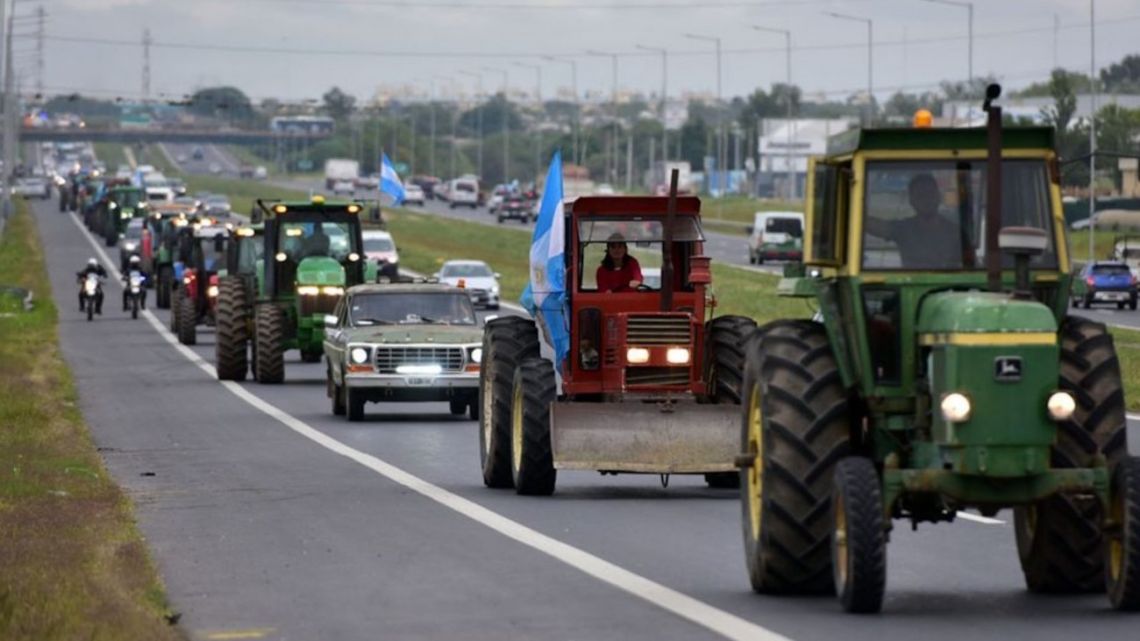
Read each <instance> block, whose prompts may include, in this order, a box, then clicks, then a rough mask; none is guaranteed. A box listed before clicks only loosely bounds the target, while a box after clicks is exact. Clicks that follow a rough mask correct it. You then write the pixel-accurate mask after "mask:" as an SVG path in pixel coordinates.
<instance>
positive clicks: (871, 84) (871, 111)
mask: <svg viewBox="0 0 1140 641" xmlns="http://www.w3.org/2000/svg"><path fill="white" fill-rule="evenodd" d="M823 13H824V15H828V16H831V17H832V18H839V19H840V20H851V21H854V22H862V23H865V24H866V25H867V119H866V121H865V122H864V123H863V126H864V127H870V126H871V123H872V121H873V120H874V115H875V76H874V68H875V65H874V57H873V55H874V49H875V46H874V43H875V32H874V23H873V22H872V21H871V19H870V18H860V17H859V16H849V15H847V14H845V13H835V12H834V11H824V12H823ZM971 15H973V14H972V13H971Z"/></svg>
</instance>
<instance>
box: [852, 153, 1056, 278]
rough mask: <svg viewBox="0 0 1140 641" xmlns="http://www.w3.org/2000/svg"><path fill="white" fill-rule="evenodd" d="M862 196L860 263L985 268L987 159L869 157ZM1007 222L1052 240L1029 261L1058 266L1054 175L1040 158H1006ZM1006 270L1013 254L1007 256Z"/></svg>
mask: <svg viewBox="0 0 1140 641" xmlns="http://www.w3.org/2000/svg"><path fill="white" fill-rule="evenodd" d="M866 175H867V178H866V183H865V198H864V201H863V231H864V235H863V256H862V258H863V268H864V269H868V270H891V269H906V270H941V271H962V270H981V269H984V268H985V224H984V221H985V216H986V161H985V160H945V161H869V162H868V163H867V172H866ZM1002 226H1003V227H1011V226H1017V227H1035V228H1037V229H1042V230H1044V231H1045V232H1046V233H1047V235H1048V239H1049V243H1048V246H1047V247H1046V249H1045V251H1044V253H1043V254H1041V255H1039V256H1035V257H1034V258H1033V260H1032V263H1031V266H1032V267H1034V268H1037V269H1049V268H1053V269H1055V268H1056V267H1057V252H1056V247H1055V246H1054V235H1053V220H1052V207H1051V202H1050V199H1049V179H1048V174H1047V172H1046V167H1045V162H1044V161H1043V160H1005V161H1003V163H1002ZM1002 264H1003V266H1004V267H1005V268H1009V269H1011V268H1012V267H1013V258H1012V257H1011V256H1003V258H1002Z"/></svg>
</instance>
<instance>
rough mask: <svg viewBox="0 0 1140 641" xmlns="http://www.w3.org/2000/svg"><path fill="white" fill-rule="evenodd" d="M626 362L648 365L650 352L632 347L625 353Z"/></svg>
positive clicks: (642, 348)
mask: <svg viewBox="0 0 1140 641" xmlns="http://www.w3.org/2000/svg"><path fill="white" fill-rule="evenodd" d="M625 360H626V361H628V362H630V363H634V364H641V363H648V362H649V350H647V349H645V348H644V347H631V348H629V349H627V350H626V351H625Z"/></svg>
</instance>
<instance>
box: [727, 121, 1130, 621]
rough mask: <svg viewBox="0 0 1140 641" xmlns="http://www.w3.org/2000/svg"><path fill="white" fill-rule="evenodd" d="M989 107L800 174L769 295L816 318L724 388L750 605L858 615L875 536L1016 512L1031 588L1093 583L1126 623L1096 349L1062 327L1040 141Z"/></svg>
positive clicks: (1050, 171)
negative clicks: (800, 231)
mask: <svg viewBox="0 0 1140 641" xmlns="http://www.w3.org/2000/svg"><path fill="white" fill-rule="evenodd" d="M987 110H990V111H991V123H990V125H989V127H988V128H986V129H933V128H925V129H922V128H919V129H889V130H867V129H864V130H855V131H851V132H848V133H846V134H842V135H840V136H838V137H836V138H834V139H833V140H832V141H831V143H830V144H829V150H828V151H829V153H828V155H827V156H826V157H823V158H817V159H815V160H814V161H813V163H812V165H811V168H810V169H809V185H808V202H807V210H808V213H807V225H806V230H805V231H806V233H805V240H806V243H805V261H804V265H802V266H801V265H794V266H789V267H788V268H787V269H786V271H785V278H784V279H783V280H782V281H781V282H780V285H779V291H780V293H781V294H783V295H785V296H793V297H802V298H809V299H814V303H815V304H817V305H818V307H819V312H818V314H817V316H816V318H815V319H813V320H811V321H807V320H804V321H791V320H789V321H776V322H774V323H770V324H769V325H767V326H765V327H762V328H760V329H759V330H757V334H756V335H755V336H754V338H753V340H752V341H751V348H750V350H749V357H748V359H749V360H748V366H747V367H746V373H745V384H744V388H743V390H742V396H743V398H744V405H745V412H744V420H743V427H742V445H743V448H744V452H745V453H744V454H743V455H742V456H741V457H740V459H738V464H740V465H741V467H742V482H743V487H744V490H743V491H742V500H743V514H744V538H745V548H746V558H747V562H748V566H749V571H750V575H751V579H752V584H753V587H754V589H756V590H757V591H761V592H827V591H830V590H832V589H834V590H835V591H837V592H838V593H839V596H840V599H841V601H842V602H843V605H844V607H845V608H846V609H847V610H849V611H855V612H859V611H875V610H878V609H879V608H880V607H881V603H882V595H883V590H884V586H885V576H886V574H885V559H886V557H885V550H884V547H885V543H886V539H887V536H888V534H889V531H890V523H891V520H892V519H907V520H910V521H911V522H912V523H913V524H914V525H916V526H917V524H918V523H920V522H938V521H950V520H953V519H954V517H955V516H956V514H957V513H958V512H959V511H961V510H964V509H967V508H975V509H977V510H979V511H980V512H981V513H982V514H983V515H987V516H993V515H994V514H996V513H997V511H998V510H999V509H1002V508H1015V521H1016V528H1015V529H1016V531H1017V539H1018V549H1019V554H1020V560H1021V563H1022V568H1023V571H1024V574H1025V578H1026V582H1027V585H1028V586H1029V588H1030V589H1032V590H1035V591H1050V592H1064V591H1088V590H1095V589H1104V587H1105V585H1106V583H1107V584H1108V586H1109V590H1110V596H1113V604H1114V605H1116V606H1117V607H1121V608H1128V607H1140V586H1135V585H1126V583H1127V582H1126V581H1125V580H1124V579H1125V577H1126V576H1128V575H1127V572H1126V570H1127V569H1128V568H1127V564H1128V563H1130V562H1135V563H1140V553H1138V554H1137V559H1136V560H1135V561H1130V560H1129V557H1128V556H1127V554H1126V553H1121V554H1119V555H1111V554H1110V555H1106V554H1105V553H1104V550H1105V549H1107V548H1108V547H1111V546H1113V545H1116V546H1118V548H1119V549H1125V548H1128V547H1129V546H1130V545H1131V546H1133V547H1138V549H1140V546H1137V544H1136V543H1135V542H1130V540H1126V539H1128V538H1129V537H1121V534H1120V533H1121V527H1120V524H1119V522H1118V521H1115V520H1114V518H1113V517H1112V516H1111V515H1112V514H1113V513H1114V511H1117V510H1115V509H1114V508H1119V507H1120V506H1122V505H1124V504H1126V503H1127V501H1129V500H1140V497H1131V496H1130V495H1128V492H1127V491H1125V490H1124V489H1120V488H1123V487H1124V486H1126V485H1127V481H1125V480H1121V479H1120V477H1122V476H1128V475H1129V474H1130V473H1132V472H1133V471H1134V468H1135V469H1140V468H1136V466H1135V464H1134V463H1133V462H1132V461H1131V460H1130V459H1128V456H1127V447H1126V434H1125V423H1124V401H1123V391H1122V385H1121V380H1120V371H1119V365H1118V362H1117V360H1116V357H1115V352H1114V349H1113V347H1112V337H1111V335H1109V334H1108V333H1107V331H1106V330H1105V328H1104V326H1103V325H1100V324H1098V323H1093V322H1091V321H1088V320H1085V319H1083V318H1073V317H1067V316H1066V315H1065V314H1066V310H1067V307H1068V298H1069V280H1070V276H1069V258H1068V255H1067V244H1066V238H1065V235H1064V220H1063V217H1062V210H1061V198H1060V189H1059V184H1058V180H1059V179H1058V176H1059V174H1058V171H1057V158H1056V155H1055V153H1054V151H1053V146H1054V145H1053V132H1052V130H1051V129H1046V128H1004V129H1003V128H1002V127H1001V126H1000V124H997V123H1000V108H998V107H992V108H991V107H990V105H989V103H988V101H987ZM995 111H996V112H997V113H998V114H999V115H998V116H997V118H998V120H997V121H996V123H995V122H993V120H992V119H993V118H994V113H993V112H995ZM999 159H1000V161H999ZM1114 473H1115V475H1116V480H1115V481H1114ZM789 478H791V479H794V481H789ZM823 506H827V507H828V508H829V510H830V514H831V518H830V519H828V518H822V519H821V518H818V515H819V510H820V509H823ZM777 515H783V516H777ZM1137 536H1140V532H1138V533H1137ZM1114 537H1117V538H1114ZM829 539H830V546H827V545H824V544H825V543H826V542H827V541H828V540H829ZM1072 550H1078V551H1079V552H1078V553H1077V555H1076V556H1077V557H1078V558H1076V559H1073V558H1072V557H1073V555H1072V554H1071V551H1072ZM1106 558H1110V559H1112V561H1111V562H1110V563H1108V565H1109V566H1112V565H1113V564H1116V567H1115V568H1113V567H1109V569H1108V571H1107V572H1106V570H1105V567H1106V561H1105V559H1106ZM829 570H830V571H829ZM1114 572H1115V574H1114ZM1106 577H1107V578H1106ZM1113 577H1115V578H1113Z"/></svg>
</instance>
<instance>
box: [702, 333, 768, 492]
mask: <svg viewBox="0 0 1140 641" xmlns="http://www.w3.org/2000/svg"><path fill="white" fill-rule="evenodd" d="M754 331H756V321H754V320H752V319H751V318H745V317H744V316H721V317H720V318H714V319H713V320H711V321H709V322H708V324H707V325H706V327H705V364H704V378H705V381H706V382H707V383H708V384H709V399H710V400H711V401H712V402H714V403H726V404H735V405H739V404H740V386H741V384H742V383H743V380H744V351H745V343H747V342H748V337H749V336H751V335H752V332H754ZM705 483H707V484H708V486H709V487H711V488H715V489H734V488H738V487H740V474H738V473H737V472H716V473H712V474H705Z"/></svg>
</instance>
